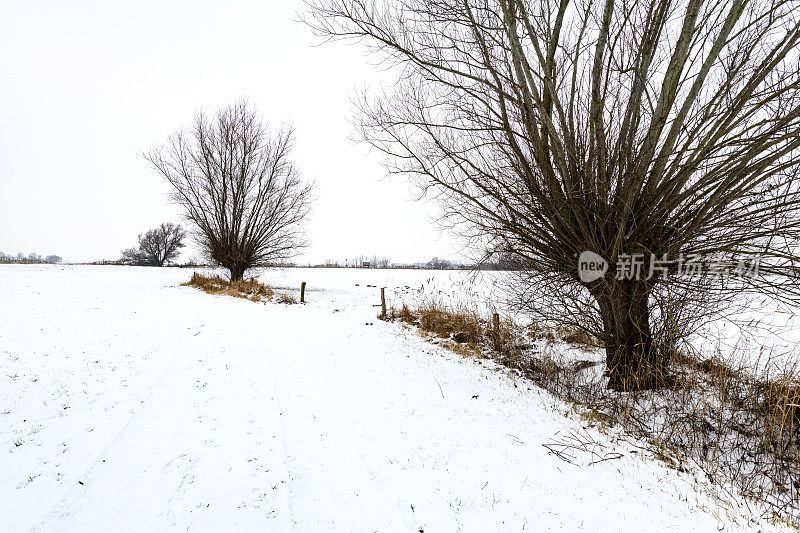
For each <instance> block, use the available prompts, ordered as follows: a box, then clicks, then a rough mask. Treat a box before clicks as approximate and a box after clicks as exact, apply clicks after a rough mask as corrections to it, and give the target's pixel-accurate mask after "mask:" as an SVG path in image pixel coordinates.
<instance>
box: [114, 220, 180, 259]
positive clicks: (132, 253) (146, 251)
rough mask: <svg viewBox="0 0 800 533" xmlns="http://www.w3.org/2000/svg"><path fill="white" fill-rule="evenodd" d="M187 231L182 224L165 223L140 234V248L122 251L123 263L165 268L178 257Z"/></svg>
mask: <svg viewBox="0 0 800 533" xmlns="http://www.w3.org/2000/svg"><path fill="white" fill-rule="evenodd" d="M185 238H186V231H185V230H184V229H183V228H182V227H181V226H180V224H173V223H171V222H165V223H163V224H161V225H160V226H159V227H157V228H155V229H151V230H148V231H146V232H145V233H141V234H139V246H138V247H137V248H127V249H125V250H122V261H124V262H126V263H131V264H134V265H150V266H164V264H165V263H167V262H168V261H171V260H173V259H175V258H176V257H178V255H179V254H180V250H181V248H183V247H184V244H183V240H184V239H185Z"/></svg>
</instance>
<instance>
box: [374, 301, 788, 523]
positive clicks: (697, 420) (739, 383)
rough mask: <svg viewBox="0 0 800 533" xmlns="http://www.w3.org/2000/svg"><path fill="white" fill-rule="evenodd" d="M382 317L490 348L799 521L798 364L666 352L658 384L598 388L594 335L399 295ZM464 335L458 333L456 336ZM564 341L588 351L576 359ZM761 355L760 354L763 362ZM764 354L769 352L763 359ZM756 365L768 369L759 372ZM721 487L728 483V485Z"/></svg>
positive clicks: (715, 479)
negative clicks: (412, 303) (495, 320)
mask: <svg viewBox="0 0 800 533" xmlns="http://www.w3.org/2000/svg"><path fill="white" fill-rule="evenodd" d="M387 318H389V319H397V320H400V321H403V322H405V323H408V324H412V325H415V326H417V327H419V329H420V331H421V332H422V333H424V334H425V335H426V336H427V337H428V338H437V339H446V340H447V341H446V342H444V343H442V342H439V344H444V345H445V346H446V347H448V348H451V349H454V350H455V351H456V352H458V353H461V354H462V355H478V356H481V357H491V358H492V359H494V360H495V361H497V362H498V363H500V364H502V365H505V366H506V367H509V368H511V369H514V370H515V371H516V372H517V373H518V374H520V375H522V376H524V377H526V378H528V379H529V380H530V381H532V382H534V383H536V384H537V385H539V386H540V387H542V388H544V389H547V390H548V391H550V392H551V393H552V394H553V395H554V396H555V397H557V398H559V399H561V400H564V401H566V402H568V403H571V404H573V405H577V406H580V409H582V410H583V413H584V415H585V416H584V418H585V419H586V420H587V421H588V422H589V423H590V424H591V425H602V426H619V427H621V428H622V429H624V430H625V431H627V432H628V433H629V434H632V435H635V436H638V437H641V438H642V440H643V441H644V442H647V443H649V448H650V452H651V453H652V455H653V456H654V457H656V458H662V460H664V462H665V464H667V465H669V466H671V467H673V468H676V469H679V470H685V469H687V468H690V466H691V465H694V467H699V469H700V470H701V471H702V472H703V473H704V474H705V477H706V478H707V479H709V480H710V481H711V482H712V483H714V484H716V485H717V486H718V487H720V488H721V489H722V490H729V489H735V490H736V491H737V492H739V493H740V494H743V495H745V496H747V497H750V498H752V499H754V500H756V501H759V502H761V503H763V504H766V507H767V508H768V509H769V510H770V513H773V520H777V521H779V522H781V523H784V524H793V525H794V526H795V527H796V526H797V525H798V523H800V367H798V365H796V364H795V365H789V366H787V365H785V364H784V365H782V366H779V365H776V364H759V362H755V363H754V362H753V361H750V360H748V359H746V358H744V357H742V358H739V361H738V362H734V361H736V357H734V356H732V355H727V356H726V357H724V358H723V357H722V354H716V355H714V356H712V357H708V356H705V357H699V356H698V355H697V354H694V355H692V354H687V353H674V354H673V355H672V364H671V367H670V369H669V373H670V375H669V376H662V377H663V378H664V379H663V380H662V381H663V383H666V384H668V386H664V387H662V388H661V389H658V390H648V391H639V392H616V391H611V390H608V389H607V388H606V381H607V379H606V377H605V375H604V373H603V370H604V369H605V365H604V364H603V363H601V362H598V360H602V354H598V353H597V352H598V349H599V348H600V345H599V344H600V343H599V342H597V339H594V338H592V337H591V336H589V335H586V334H585V333H583V332H581V331H564V330H550V329H547V328H542V327H537V326H536V325H532V326H529V327H528V328H519V327H517V326H515V325H514V324H513V323H512V322H511V321H501V323H500V328H499V331H497V332H496V331H495V330H494V328H493V326H492V322H491V320H490V318H489V317H482V316H480V314H479V313H477V312H475V311H474V310H469V309H467V308H465V307H461V308H457V309H448V308H446V307H445V306H442V305H438V304H436V303H435V302H426V303H424V304H423V305H421V306H420V307H419V308H418V309H413V310H412V309H409V308H408V307H407V306H406V305H405V304H404V305H403V306H402V307H401V308H400V309H399V310H396V309H392V310H391V313H389V317H387ZM457 339H458V340H463V341H464V342H463V343H459V342H456V341H457ZM554 341H563V342H566V343H569V344H570V345H572V347H573V348H578V349H580V350H582V351H586V352H593V353H594V354H595V357H594V360H583V359H578V360H576V357H575V354H576V352H575V350H572V353H567V352H568V351H566V350H564V344H563V343H560V342H554ZM761 363H763V361H762V362H761ZM768 363H771V362H768ZM754 368H767V369H775V368H780V371H775V370H773V371H772V372H771V373H770V372H766V373H765V372H761V373H759V374H758V375H756V373H755V372H754V370H753V369H754ZM726 487H727V488H726Z"/></svg>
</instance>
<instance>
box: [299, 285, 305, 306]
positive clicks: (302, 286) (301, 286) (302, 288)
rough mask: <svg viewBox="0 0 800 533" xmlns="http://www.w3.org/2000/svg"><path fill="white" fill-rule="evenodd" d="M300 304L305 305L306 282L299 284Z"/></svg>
mask: <svg viewBox="0 0 800 533" xmlns="http://www.w3.org/2000/svg"><path fill="white" fill-rule="evenodd" d="M300 303H301V304H303V303H306V282H305V281H304V282H302V283H301V284H300Z"/></svg>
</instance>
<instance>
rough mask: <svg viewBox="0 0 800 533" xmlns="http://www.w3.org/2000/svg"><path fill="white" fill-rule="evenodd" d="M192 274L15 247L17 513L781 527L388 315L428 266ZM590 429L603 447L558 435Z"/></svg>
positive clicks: (9, 462) (110, 520)
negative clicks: (394, 299)
mask: <svg viewBox="0 0 800 533" xmlns="http://www.w3.org/2000/svg"><path fill="white" fill-rule="evenodd" d="M190 274H191V272H190V271H187V270H179V269H148V268H123V267H51V266H13V265H12V266H0V521H1V522H0V530H2V531H11V532H16V531H28V530H35V531H80V532H94V531H134V530H135V531H165V530H174V531H232V530H234V529H236V530H242V531H255V530H258V531H297V532H305V531H313V532H316V531H359V532H360V531H415V532H416V531H425V532H450V531H476V532H487V531H493V532H494V531H523V530H524V531H545V530H546V531H581V530H583V531H620V530H627V531H716V530H718V529H720V528H724V529H725V530H726V531H731V530H733V531H738V530H754V531H757V530H759V529H761V530H771V526H769V525H767V524H766V523H765V522H763V521H760V522H757V521H753V520H751V519H752V516H753V513H754V512H755V510H749V509H748V508H747V507H746V506H745V505H743V504H742V502H732V504H723V503H721V502H719V501H718V500H717V499H716V498H714V497H713V496H712V495H711V494H710V492H712V491H713V489H712V488H711V487H709V486H707V485H706V484H703V483H697V482H696V481H695V479H694V475H692V474H691V473H678V472H676V471H674V470H670V469H667V468H665V467H664V466H663V464H662V463H660V462H658V461H656V460H654V459H652V458H649V457H647V456H646V455H647V454H645V453H643V450H641V449H639V448H637V447H636V443H635V442H632V441H630V440H628V439H624V438H621V437H620V436H619V435H615V434H608V435H606V434H602V433H600V432H599V431H598V430H597V429H595V428H591V427H584V426H585V425H586V424H585V422H582V421H581V419H580V418H579V417H577V416H575V415H574V414H573V415H569V416H568V415H567V414H566V411H567V408H566V406H564V405H562V404H560V403H559V402H556V401H554V400H553V399H552V398H551V397H550V396H548V395H547V394H546V393H544V392H542V391H540V390H537V389H535V388H529V386H528V385H526V384H525V383H524V382H521V381H516V382H515V381H514V379H512V378H511V377H509V376H508V375H507V374H506V373H505V372H504V371H503V370H502V369H498V368H496V367H494V366H492V365H489V364H486V363H484V364H479V363H478V362H476V361H473V360H469V359H462V358H460V357H458V356H456V355H453V354H451V353H448V352H445V351H443V350H441V349H439V348H436V347H434V346H431V345H430V344H428V343H426V342H424V341H422V340H421V339H420V338H419V337H418V336H417V335H416V334H415V333H414V332H413V331H410V330H405V329H403V328H402V327H401V326H399V325H397V324H389V323H384V322H381V321H378V320H376V319H375V315H376V313H377V309H376V307H374V305H375V304H377V303H378V302H379V299H378V288H377V286H380V285H384V284H386V285H389V286H391V287H399V288H400V289H398V291H401V290H402V288H404V287H406V286H408V287H415V286H416V285H417V284H421V285H424V284H425V283H426V280H427V279H429V278H431V276H434V274H432V273H430V272H414V271H410V272H409V271H384V272H374V271H371V272H365V271H361V270H304V269H291V270H285V271H277V272H270V273H266V274H265V275H264V277H265V279H266V280H267V281H269V282H271V283H272V284H273V285H277V286H285V287H291V288H294V287H298V286H299V282H300V281H301V280H303V281H307V282H308V283H309V290H308V293H307V299H308V303H307V304H306V305H291V306H287V305H279V304H255V303H252V302H250V301H247V300H240V299H235V298H230V297H215V296H210V295H207V294H204V293H202V292H199V291H196V290H194V289H190V288H186V287H180V286H179V283H181V282H182V281H185V280H186V279H188V277H189V276H190ZM445 275H450V274H445ZM439 276H441V274H439ZM448 283H449V282H446V283H443V284H444V285H447V284H448ZM356 284H358V286H356ZM367 285H374V286H373V287H368V286H367ZM391 294H393V295H394V294H395V292H391ZM574 435H580V436H581V438H583V439H590V440H591V441H592V443H593V444H592V446H591V449H592V450H593V451H594V454H590V453H588V452H583V453H579V452H576V453H575V454H574V458H573V463H574V464H573V463H568V462H565V461H563V460H561V459H559V458H558V457H556V456H555V455H553V454H550V453H548V450H547V448H545V447H544V446H543V445H545V444H552V443H557V442H561V443H569V442H571V440H570V439H572V436H574ZM601 459H606V460H603V461H601Z"/></svg>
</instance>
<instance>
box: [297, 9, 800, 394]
mask: <svg viewBox="0 0 800 533" xmlns="http://www.w3.org/2000/svg"><path fill="white" fill-rule="evenodd" d="M798 12H800V4H799V3H798V2H797V0H760V1H751V0H732V1H728V2H717V1H714V0H622V1H620V0H601V1H599V2H591V1H589V0H433V1H428V0H386V1H385V2H375V1H373V0H314V2H313V3H312V4H311V18H310V19H309V20H308V21H307V22H308V24H309V25H311V26H312V28H313V29H314V30H315V31H316V32H317V33H318V34H319V35H322V36H324V37H325V38H349V39H354V40H358V41H359V42H363V43H366V45H367V46H368V47H370V50H371V51H373V52H374V53H375V54H376V55H377V56H378V57H379V59H380V61H381V62H382V63H381V64H382V65H384V66H388V67H390V68H395V69H396V70H397V72H399V73H400V75H399V80H398V83H397V85H396V86H395V87H393V88H392V89H391V90H388V89H387V90H386V91H385V92H384V93H382V94H378V95H376V96H375V97H374V98H373V97H369V96H367V95H365V96H363V97H362V98H361V101H360V107H361V110H362V113H361V120H360V123H359V126H360V131H361V133H362V134H363V136H364V138H365V139H366V140H367V141H369V142H370V143H372V144H373V145H374V146H376V147H377V148H379V149H380V150H382V151H383V152H384V153H385V154H387V156H388V157H387V165H388V167H389V170H390V172H396V173H400V174H403V175H406V176H409V177H411V179H413V180H415V181H416V182H417V183H418V184H419V185H420V186H421V187H422V188H423V190H431V191H432V192H434V193H436V194H437V195H438V196H439V197H440V198H441V199H442V202H443V205H444V208H445V218H444V222H449V223H451V224H452V225H453V227H455V228H456V229H458V230H460V231H461V232H462V234H463V235H464V236H465V237H468V238H470V239H471V241H472V242H473V243H475V242H480V243H481V244H482V246H483V247H484V249H485V250H488V251H489V252H491V253H496V252H500V253H505V254H506V255H512V256H515V257H517V258H518V261H517V263H518V264H519V265H523V266H524V269H523V270H521V271H520V278H519V279H521V280H522V281H523V282H524V283H523V284H521V285H520V284H517V286H516V289H517V291H518V297H519V303H520V304H521V305H523V306H525V307H526V308H527V309H528V310H529V311H530V312H531V313H532V314H534V315H535V316H538V317H541V319H542V320H549V321H559V320H562V321H563V320H565V319H566V320H569V321H572V322H575V323H576V324H578V325H579V326H580V327H583V328H585V329H587V330H589V331H590V332H591V333H593V334H595V335H596V336H597V337H598V338H600V339H601V340H602V341H603V342H604V343H605V347H606V362H607V367H608V372H609V374H610V380H609V387H612V388H617V389H626V388H636V387H647V386H653V385H659V384H660V383H663V382H664V380H663V376H665V369H666V365H667V363H668V356H669V353H670V350H671V348H672V345H673V343H674V341H675V339H677V338H679V337H680V336H681V335H682V333H683V332H682V331H681V326H684V325H687V324H690V322H691V320H692V319H694V320H695V321H702V319H703V318H704V317H705V316H706V315H707V314H708V312H710V311H714V310H720V309H725V306H726V302H727V301H729V300H727V299H728V298H730V296H731V294H736V293H737V292H738V291H742V290H745V289H747V290H756V291H760V292H767V293H771V294H774V295H776V296H778V297H782V298H788V297H795V296H796V295H797V278H796V272H797V271H796V269H795V267H794V265H796V264H797V256H796V251H797V249H798V241H800V235H799V233H800V224H799V222H800V217H799V216H798V214H799V213H800V211H799V210H798V207H799V206H800V201H799V200H800V197H799V193H798V184H797V174H798V168H799V165H798V161H800V159H799V158H800V154H799V153H798V148H799V147H800V135H798V124H799V123H800V75H798V69H799V68H800V67H799V66H798V47H797V44H798V40H800V27H799V26H798V16H797V14H798ZM584 251H590V252H593V253H595V254H598V255H599V256H601V257H602V258H604V259H605V260H606V261H607V262H608V265H607V266H608V267H609V269H608V272H607V273H606V274H605V275H603V276H601V277H599V278H597V279H594V280H592V281H584V280H582V279H581V276H580V272H579V269H578V257H579V255H580V254H581V253H582V252H584ZM640 253H641V254H644V256H645V257H647V258H648V260H649V258H651V257H656V258H658V259H659V260H661V259H662V258H665V257H666V258H668V260H667V261H665V262H662V263H660V264H659V265H657V266H658V268H659V269H660V270H661V272H662V273H663V272H666V273H667V274H668V275H665V276H660V275H659V276H653V275H652V274H653V272H654V271H655V270H656V269H655V268H651V267H652V266H653V265H652V264H647V263H645V265H643V268H642V272H641V275H639V276H636V277H634V278H630V279H629V278H628V277H626V276H623V277H622V278H619V277H618V276H617V275H615V272H619V270H620V267H621V266H624V263H625V259H627V258H628V257H630V256H635V255H637V254H640ZM689 256H701V257H704V258H706V259H713V260H714V261H715V262H717V263H719V262H720V261H725V262H735V261H739V260H744V261H745V262H747V263H748V264H751V265H752V264H753V263H754V262H756V261H757V260H758V259H757V256H758V257H760V259H761V270H760V276H756V277H752V278H747V279H742V280H740V281H736V280H730V279H726V280H720V281H717V280H714V279H711V278H710V277H708V276H699V277H698V276H687V275H677V272H679V266H680V259H679V258H681V257H689ZM709 302H711V303H715V304H716V306H714V305H712V306H710V307H709V305H708V304H709ZM697 312H699V313H701V315H699V316H694V313H697ZM681 317H683V318H681ZM679 319H681V320H682V321H681V322H678V320H679ZM662 334H663V335H664V336H665V338H666V341H665V342H659V341H658V338H659V335H662ZM654 339H655V340H654Z"/></svg>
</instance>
